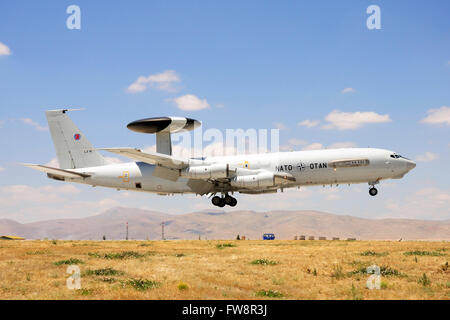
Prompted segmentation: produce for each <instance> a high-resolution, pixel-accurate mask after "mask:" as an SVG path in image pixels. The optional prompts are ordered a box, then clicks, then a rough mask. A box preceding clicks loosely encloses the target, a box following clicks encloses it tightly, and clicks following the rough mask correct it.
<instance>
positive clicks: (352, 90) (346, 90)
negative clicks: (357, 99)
mask: <svg viewBox="0 0 450 320" xmlns="http://www.w3.org/2000/svg"><path fill="white" fill-rule="evenodd" d="M353 92H356V90H355V89H353V88H344V89H343V90H342V91H341V93H342V94H346V93H353Z"/></svg>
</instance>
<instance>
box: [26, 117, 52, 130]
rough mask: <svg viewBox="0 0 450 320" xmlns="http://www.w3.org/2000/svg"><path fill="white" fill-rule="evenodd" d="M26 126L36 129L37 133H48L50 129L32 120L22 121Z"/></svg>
mask: <svg viewBox="0 0 450 320" xmlns="http://www.w3.org/2000/svg"><path fill="white" fill-rule="evenodd" d="M20 120H21V121H22V122H23V123H25V124H26V125H29V126H32V127H34V128H35V129H36V130H37V131H48V127H43V126H41V125H40V124H39V123H37V122H35V121H33V120H32V119H30V118H24V119H20Z"/></svg>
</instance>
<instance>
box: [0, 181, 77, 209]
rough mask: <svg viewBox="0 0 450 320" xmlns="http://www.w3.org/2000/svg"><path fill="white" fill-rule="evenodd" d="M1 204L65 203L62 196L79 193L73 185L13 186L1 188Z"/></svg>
mask: <svg viewBox="0 0 450 320" xmlns="http://www.w3.org/2000/svg"><path fill="white" fill-rule="evenodd" d="M0 193H1V194H2V197H0V203H1V204H3V205H13V204H18V203H19V202H20V203H23V202H33V203H39V204H44V203H45V204H48V203H56V202H64V198H63V197H62V195H64V194H74V193H79V190H78V189H77V188H76V187H75V186H73V185H62V186H50V185H49V186H43V187H32V186H27V185H11V186H5V187H1V188H0Z"/></svg>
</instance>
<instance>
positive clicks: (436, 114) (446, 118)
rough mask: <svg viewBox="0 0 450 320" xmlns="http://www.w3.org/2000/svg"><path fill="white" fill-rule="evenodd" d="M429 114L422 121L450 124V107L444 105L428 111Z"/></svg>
mask: <svg viewBox="0 0 450 320" xmlns="http://www.w3.org/2000/svg"><path fill="white" fill-rule="evenodd" d="M427 114H428V116H426V117H425V118H424V119H422V120H421V121H420V122H422V123H427V124H443V125H450V107H446V106H442V107H440V108H439V109H430V110H428V111H427Z"/></svg>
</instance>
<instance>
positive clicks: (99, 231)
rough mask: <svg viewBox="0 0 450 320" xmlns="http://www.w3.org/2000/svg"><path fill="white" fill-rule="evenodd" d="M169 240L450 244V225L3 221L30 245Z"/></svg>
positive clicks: (144, 214)
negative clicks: (270, 236) (61, 241)
mask: <svg viewBox="0 0 450 320" xmlns="http://www.w3.org/2000/svg"><path fill="white" fill-rule="evenodd" d="M163 221H164V222H165V235H166V238H167V239H198V237H199V236H201V238H202V239H206V238H207V239H235V238H236V235H237V234H239V235H241V236H242V235H245V236H246V237H247V238H250V239H260V238H261V236H262V234H263V233H275V235H276V237H277V239H293V238H294V236H296V235H297V236H299V235H306V236H310V235H311V236H315V237H319V236H325V237H328V238H331V237H340V238H348V237H352V238H357V239H362V240H389V239H390V240H396V239H400V238H402V239H404V240H419V239H423V240H425V239H426V240H450V220H445V221H424V220H412V219H363V218H356V217H351V216H343V215H335V214H330V213H323V212H317V211H268V212H254V211H238V210H237V211H231V212H223V211H217V210H211V211H202V212H193V213H187V214H182V215H170V214H165V213H161V212H156V211H148V210H140V209H132V208H123V207H117V208H114V209H111V210H108V211H106V212H104V213H102V214H99V215H96V216H92V217H88V218H80V219H58V220H49V221H40V222H33V223H26V224H21V223H18V222H16V221H13V220H8V219H0V235H17V236H22V237H25V238H27V239H43V238H48V239H67V240H100V239H102V237H103V235H105V236H106V239H107V240H119V239H124V238H125V230H126V229H125V224H126V222H128V224H129V239H147V238H148V239H152V240H154V239H160V238H161V222H163Z"/></svg>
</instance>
